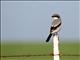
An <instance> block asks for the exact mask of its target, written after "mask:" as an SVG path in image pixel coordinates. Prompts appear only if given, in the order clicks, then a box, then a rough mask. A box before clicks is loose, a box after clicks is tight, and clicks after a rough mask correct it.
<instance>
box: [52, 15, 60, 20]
mask: <svg viewBox="0 0 80 60" xmlns="http://www.w3.org/2000/svg"><path fill="white" fill-rule="evenodd" d="M59 18H60V16H59V15H58V14H53V15H52V19H53V20H55V19H59Z"/></svg>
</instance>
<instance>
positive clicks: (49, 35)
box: [46, 34, 52, 42]
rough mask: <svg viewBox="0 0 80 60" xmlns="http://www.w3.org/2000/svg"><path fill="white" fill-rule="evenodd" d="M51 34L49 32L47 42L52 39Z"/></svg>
mask: <svg viewBox="0 0 80 60" xmlns="http://www.w3.org/2000/svg"><path fill="white" fill-rule="evenodd" d="M51 36H52V34H49V36H48V38H47V40H46V42H48V41H49V40H50V38H51Z"/></svg>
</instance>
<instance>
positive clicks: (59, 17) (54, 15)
mask: <svg viewBox="0 0 80 60" xmlns="http://www.w3.org/2000/svg"><path fill="white" fill-rule="evenodd" d="M53 17H58V18H60V16H59V15H52V18H53Z"/></svg>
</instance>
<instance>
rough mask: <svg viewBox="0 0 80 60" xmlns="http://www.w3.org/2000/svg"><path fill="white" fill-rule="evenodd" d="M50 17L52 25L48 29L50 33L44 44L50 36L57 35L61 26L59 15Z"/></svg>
mask: <svg viewBox="0 0 80 60" xmlns="http://www.w3.org/2000/svg"><path fill="white" fill-rule="evenodd" d="M51 17H52V25H51V27H50V33H49V35H48V37H47V39H46V42H49V40H50V38H51V36H52V35H53V36H55V35H56V34H58V32H59V31H60V28H61V24H62V22H61V17H60V15H59V14H53V15H52V16H51Z"/></svg>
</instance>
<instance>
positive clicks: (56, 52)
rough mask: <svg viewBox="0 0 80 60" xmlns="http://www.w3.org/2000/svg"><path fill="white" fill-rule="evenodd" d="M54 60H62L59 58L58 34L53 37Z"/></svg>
mask: <svg viewBox="0 0 80 60" xmlns="http://www.w3.org/2000/svg"><path fill="white" fill-rule="evenodd" d="M53 54H54V56H53V59H54V60H60V58H59V36H58V34H56V35H54V36H53Z"/></svg>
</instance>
